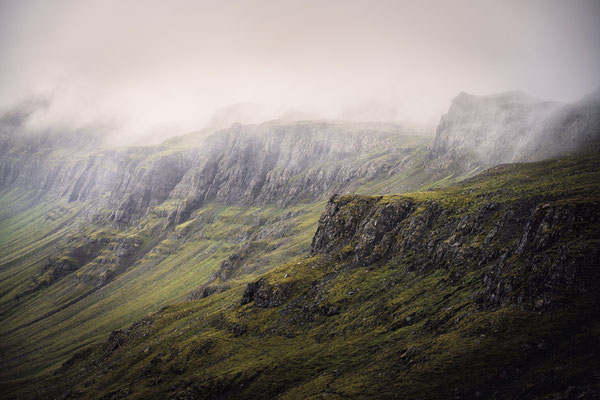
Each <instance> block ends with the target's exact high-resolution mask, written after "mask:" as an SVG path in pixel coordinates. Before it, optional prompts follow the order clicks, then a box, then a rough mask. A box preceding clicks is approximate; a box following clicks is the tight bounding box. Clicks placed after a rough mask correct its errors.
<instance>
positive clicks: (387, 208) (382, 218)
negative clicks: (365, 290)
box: [312, 195, 600, 309]
mask: <svg viewBox="0 0 600 400" xmlns="http://www.w3.org/2000/svg"><path fill="white" fill-rule="evenodd" d="M459 196H460V195H459ZM555 200H556V198H553V196H551V195H538V196H532V197H526V198H522V199H518V200H514V201H508V202H497V201H494V200H491V201H486V200H483V201H482V200H479V201H477V203H476V205H473V204H469V205H465V206H463V207H464V208H463V207H460V206H457V205H455V204H444V203H445V202H444V201H438V200H435V199H429V200H427V201H425V202H416V201H415V200H414V199H411V198H410V197H406V198H403V197H389V196H388V197H375V198H361V197H356V196H344V197H333V198H332V199H331V200H330V202H329V204H328V206H327V209H326V212H325V213H324V214H323V215H322V217H321V220H320V223H319V228H318V230H317V232H316V234H315V237H314V239H313V245H312V250H313V253H316V254H327V255H328V254H335V255H336V256H337V257H343V258H347V259H348V261H349V262H350V263H351V264H352V265H355V266H372V267H376V266H377V265H378V264H382V263H390V262H391V263H398V264H400V265H405V266H406V267H407V268H408V269H409V270H413V271H418V272H419V273H428V272H431V271H433V270H435V269H439V268H443V269H446V270H450V271H452V279H456V280H460V279H463V277H464V276H465V275H467V274H469V273H470V272H472V271H474V270H475V271H480V272H481V274H482V277H483V290H482V291H481V292H480V293H478V294H477V297H476V299H477V301H479V302H480V303H481V304H486V305H487V306H502V305H506V304H509V303H515V304H522V305H524V306H526V307H530V308H532V309H542V308H545V307H549V306H550V305H552V304H553V302H554V301H559V299H560V298H561V297H563V296H567V297H568V296H575V295H578V294H584V293H588V292H590V291H597V290H598V284H599V283H600V271H599V270H598V268H596V267H595V266H596V265H599V263H600V251H598V249H597V248H595V247H593V246H590V244H591V243H593V242H596V241H597V240H598V238H597V233H596V232H594V228H593V227H595V226H600V204H599V203H598V199H593V200H591V201H589V202H576V203H574V204H563V203H560V202H558V203H555ZM454 201H456V200H454ZM467 204H468V203H467ZM582 243H585V244H584V245H582ZM582 247H585V249H582Z"/></svg>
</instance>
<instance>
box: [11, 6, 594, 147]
mask: <svg viewBox="0 0 600 400" xmlns="http://www.w3.org/2000/svg"><path fill="white" fill-rule="evenodd" d="M599 22H600V1H597V0H590V1H578V0H564V1H558V0H529V1H528V0H519V1H516V0H508V1H507V0H498V1H486V0H440V1H427V0H425V1H424V0H419V1H417V0H415V1H382V0H370V1H352V0H345V1H325V0H321V1H311V0H303V1H285V0H277V1H276V0H273V1H271V0H255V1H239V0H238V1H231V0H220V1H183V0H170V1H166V0H165V1H155V0H139V1H136V0H128V1H123V0H114V1H113V0H98V1H85V0H73V1H61V0H54V1H44V0H39V1H31V0H12V1H11V0H0V60H1V61H0V106H7V105H9V104H11V103H14V102H15V101H18V100H20V99H22V98H24V97H26V96H31V95H40V94H41V95H46V96H50V97H51V98H52V104H51V106H50V108H49V109H48V110H46V111H44V112H43V113H39V115H36V116H35V119H34V120H33V121H32V124H34V125H35V124H37V125H40V126H43V125H45V124H57V123H61V124H67V125H73V124H80V123H85V122H89V121H94V120H96V119H114V120H117V121H119V123H122V124H123V125H122V126H123V132H124V134H127V135H131V136H135V135H140V134H141V133H143V132H147V131H152V130H154V131H158V132H169V133H181V132H185V131H187V130H191V129H195V128H201V127H202V126H204V125H206V124H208V123H209V122H210V121H211V119H213V120H214V113H215V112H216V111H217V110H220V109H222V108H224V107H227V106H230V105H232V104H245V105H246V106H244V107H240V109H242V111H239V110H238V111H239V113H241V114H239V115H241V117H240V118H242V119H244V120H247V121H250V122H252V121H254V122H256V121H258V120H261V119H269V118H277V117H279V116H281V115H287V116H290V117H298V118H301V117H311V118H338V119H339V118H341V119H355V120H387V121H413V122H419V123H427V124H435V123H436V122H437V121H438V119H439V117H440V114H442V113H443V112H445V111H446V110H447V108H448V104H449V101H450V100H451V98H452V97H454V96H455V95H456V94H457V93H458V92H460V91H467V92H470V93H475V94H487V93H493V92H500V91H506V90H513V89H520V90H523V91H526V92H528V93H530V94H532V95H534V96H537V97H540V98H545V99H553V100H576V99H577V98H579V97H581V96H582V95H583V94H585V93H586V92H590V91H593V90H595V89H597V88H598V86H600V23H599ZM244 110H246V111H244ZM246 114H247V115H246Z"/></svg>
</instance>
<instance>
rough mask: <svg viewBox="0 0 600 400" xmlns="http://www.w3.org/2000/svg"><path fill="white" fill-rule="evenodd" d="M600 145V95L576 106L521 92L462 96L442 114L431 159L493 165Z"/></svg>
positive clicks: (436, 162) (439, 163) (437, 162)
mask: <svg viewBox="0 0 600 400" xmlns="http://www.w3.org/2000/svg"><path fill="white" fill-rule="evenodd" d="M599 146H600V92H598V91H597V92H595V93H592V94H590V95H588V96H586V97H584V98H583V99H582V100H581V101H579V102H576V103H573V104H564V103H556V102H547V101H541V100H538V99H535V98H533V97H531V96H528V95H526V94H524V93H522V92H508V93H502V94H497V95H492V96H473V95H470V94H467V93H464V92H463V93H461V94H459V95H458V96H457V97H456V98H454V100H452V103H451V105H450V109H449V110H448V113H447V114H445V115H444V116H442V118H441V120H440V123H439V125H438V127H437V135H436V138H435V141H434V142H433V144H432V146H431V150H430V154H429V157H430V159H431V160H432V165H437V166H446V165H449V164H450V163H452V161H457V160H460V161H461V162H462V163H465V164H466V165H467V166H471V165H479V166H483V167H490V166H493V165H497V164H501V163H507V162H523V161H539V160H543V159H547V158H550V157H557V156H561V155H563V156H564V155H568V154H574V153H577V152H581V151H597V150H598V149H599Z"/></svg>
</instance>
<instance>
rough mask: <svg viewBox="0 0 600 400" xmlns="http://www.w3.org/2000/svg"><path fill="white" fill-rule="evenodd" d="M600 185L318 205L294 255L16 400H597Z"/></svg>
mask: <svg viewBox="0 0 600 400" xmlns="http://www.w3.org/2000/svg"><path fill="white" fill-rule="evenodd" d="M599 168H600V159H599V158H598V156H597V155H594V156H588V157H579V158H567V159H560V160H556V161H549V162H542V163H534V164H512V165H504V166H500V167H497V168H493V169H491V170H489V171H487V172H485V173H483V174H481V175H478V176H477V177H475V178H471V179H469V180H467V181H465V182H464V183H462V184H460V185H457V186H452V187H449V188H447V189H443V190H437V191H430V192H423V193H414V194H408V195H386V196H357V195H346V196H333V197H332V198H331V199H330V201H329V202H328V204H327V207H326V209H325V212H324V213H323V214H322V216H321V218H320V221H319V226H318V229H317V232H316V234H315V236H314V238H313V242H312V248H311V249H312V250H311V254H310V255H306V256H302V257H299V258H295V259H291V260H289V261H288V262H287V263H282V264H281V266H279V267H277V268H275V269H273V270H271V271H270V272H268V273H267V274H265V275H262V276H261V277H260V278H258V279H256V280H254V281H252V282H250V283H248V284H247V285H246V286H245V287H244V286H238V287H234V288H232V289H230V290H227V291H224V292H222V293H219V294H213V295H212V296H209V297H205V298H203V299H200V300H197V301H192V302H188V303H180V304H177V305H172V306H169V307H166V308H163V309H161V310H160V311H157V312H155V313H153V314H150V315H148V316H146V317H145V318H143V319H140V320H139V321H137V322H136V323H134V324H133V325H131V326H130V327H129V328H127V329H124V330H115V331H113V332H112V333H111V334H110V336H109V337H108V338H105V339H104V340H103V341H101V342H100V343H98V344H96V345H94V346H91V347H87V348H85V349H83V350H81V351H79V352H77V353H76V354H75V355H74V356H73V357H72V358H70V359H69V360H67V361H66V362H65V363H64V364H63V365H62V367H61V368H60V369H59V370H58V371H57V372H56V374H55V375H54V376H53V377H49V378H46V380H43V381H39V382H37V383H36V384H34V385H32V386H29V387H26V388H24V389H23V390H22V391H21V392H19V393H20V396H22V398H27V396H30V397H31V398H36V396H39V395H40V394H42V395H43V397H57V398H59V397H60V398H72V399H77V398H129V397H132V398H133V397H135V398H188V399H209V398H210V399H221V398H222V399H228V398H237V399H246V398H247V399H254V398H275V397H277V398H290V399H296V398H302V399H308V398H322V397H324V396H327V397H331V398H336V399H342V398H396V397H398V398H427V399H447V398H465V399H471V398H494V399H514V398H528V399H542V398H543V399H547V398H570V397H569V396H573V395H575V396H579V397H578V398H586V399H587V398H590V399H591V398H595V396H597V395H598V394H599V393H600V379H599V375H598V373H599V372H600V369H599V368H600V363H599V362H598V357H597V354H598V351H599V350H600V347H599V346H598V343H600V341H599V339H600V324H599V320H598V318H597V308H598V305H599V304H598V299H599V298H600V297H598V290H599V284H600V273H599V271H598V268H597V266H598V265H600V253H599V252H598V248H599V247H598V245H599V244H600V241H599V240H600V239H599V238H598V235H597V232H598V228H600V219H599V215H600V214H599V213H598V210H599V207H600V197H598V193H599V192H598V190H599V189H600V187H599V182H600V179H598V177H599V176H598V175H599V171H600V169H599ZM548 171H552V173H548Z"/></svg>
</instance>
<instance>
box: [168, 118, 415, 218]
mask: <svg viewBox="0 0 600 400" xmlns="http://www.w3.org/2000/svg"><path fill="white" fill-rule="evenodd" d="M384 127H385V126H384ZM385 128H386V129H384V130H377V129H374V128H370V127H369V126H368V125H367V126H366V127H359V128H356V127H353V126H352V125H351V124H343V123H325V122H323V123H320V122H305V123H304V122H300V123H287V124H286V123H265V124H261V125H257V126H241V125H239V124H238V125H234V126H232V127H231V128H229V129H227V130H223V131H220V132H218V133H217V134H215V135H213V136H212V137H211V138H209V139H208V140H207V146H206V149H204V150H203V151H202V152H201V153H200V154H199V155H198V157H197V159H196V162H195V163H194V165H193V166H192V167H191V168H190V170H189V171H188V172H187V173H186V175H185V176H184V177H183V179H182V181H181V182H180V183H179V184H178V185H177V187H176V188H175V190H174V191H173V193H172V196H171V197H172V198H173V199H181V200H183V201H184V203H183V204H182V206H181V207H180V208H179V209H178V211H177V218H176V219H177V221H182V220H185V219H186V218H187V216H188V215H189V213H190V211H192V210H194V209H197V208H199V207H200V206H201V205H202V204H206V203H207V202H210V201H218V202H224V203H227V204H243V205H265V204H276V205H279V206H288V205H291V204H294V203H297V202H301V201H304V202H307V201H315V200H318V199H322V198H326V197H327V196H328V195H330V194H332V193H334V192H336V191H342V192H349V191H352V190H355V189H356V188H357V187H359V186H360V185H361V184H364V183H365V182H367V181H369V180H373V179H375V178H377V177H385V176H387V175H388V174H389V173H390V172H391V171H393V170H402V169H404V170H408V169H409V168H410V167H411V166H414V165H416V163H417V160H416V159H415V157H414V153H415V150H416V146H419V145H422V144H423V143H424V141H423V140H421V141H419V140H418V139H417V140H415V138H414V137H410V136H403V135H402V134H400V135H398V134H393V133H392V132H390V131H389V130H388V129H390V128H391V127H389V126H388V127H385Z"/></svg>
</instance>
